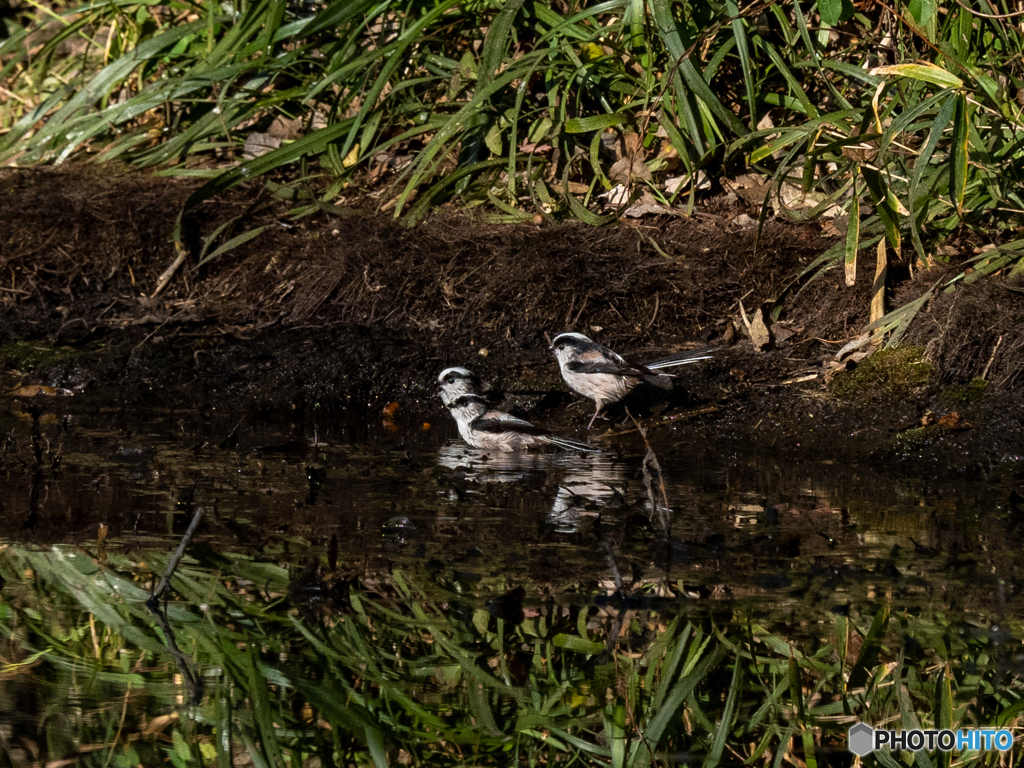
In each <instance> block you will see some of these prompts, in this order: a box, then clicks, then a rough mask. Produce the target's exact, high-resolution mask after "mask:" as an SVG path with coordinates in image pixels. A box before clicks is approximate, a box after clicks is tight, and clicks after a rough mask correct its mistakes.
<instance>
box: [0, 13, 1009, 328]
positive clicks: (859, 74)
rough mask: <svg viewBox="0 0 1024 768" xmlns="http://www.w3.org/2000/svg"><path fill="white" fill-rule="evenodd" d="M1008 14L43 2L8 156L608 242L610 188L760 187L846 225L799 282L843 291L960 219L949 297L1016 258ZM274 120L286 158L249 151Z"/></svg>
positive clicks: (792, 209)
mask: <svg viewBox="0 0 1024 768" xmlns="http://www.w3.org/2000/svg"><path fill="white" fill-rule="evenodd" d="M1005 5H1006V7H1005V8H1003V7H1002V6H999V5H998V4H997V6H990V5H989V4H987V3H986V4H981V5H979V6H978V8H977V9H976V10H975V9H973V8H972V5H971V4H970V3H964V4H959V5H953V6H939V5H938V4H936V3H935V2H934V0H922V1H918V0H915V1H914V2H902V1H901V2H897V3H895V4H894V5H892V6H889V5H885V4H879V3H875V4H870V3H869V4H864V5H857V6H853V5H850V4H848V3H841V2H838V0H827V1H826V0H820V1H819V2H818V3H817V4H814V3H804V4H795V3H761V2H752V3H749V4H747V5H743V6H740V5H739V3H737V2H735V1H734V0H726V1H725V2H722V3H715V4H706V3H670V2H668V0H610V1H609V2H603V3H597V4H593V5H588V6H586V7H583V6H582V4H576V3H559V2H556V3H544V2H525V0H507V1H506V2H504V3H498V2H493V1H492V0H477V1H476V2H469V3H465V2H456V1H455V0H417V1H415V2H393V1H389V0H381V1H379V2H373V1H372V0H333V2H328V3H326V4H324V3H299V2H295V3H287V2H285V0H256V1H255V2H242V0H236V2H226V3H213V2H209V1H207V2H194V3H193V2H182V1H181V0H160V1H159V2H153V3H144V4H142V3H138V2H126V1H125V0H112V1H110V2H102V3H99V2H96V3H86V4H81V5H75V4H53V5H39V4H33V5H31V6H27V7H26V8H25V9H24V10H23V11H22V13H21V15H20V16H19V17H17V19H16V21H14V22H7V26H8V31H9V34H10V36H9V37H8V39H7V40H6V41H4V42H3V43H2V44H0V66H2V69H0V81H2V83H3V88H4V89H5V95H7V94H9V96H8V98H6V99H5V100H4V103H3V105H2V106H0V131H2V133H0V161H2V162H8V163H12V162H16V163H18V164H31V163H39V162H61V161H64V160H68V159H71V158H76V157H82V156H88V157H93V158H97V159H101V160H111V159H115V158H117V159H121V160H128V161H130V162H132V163H134V164H136V165H138V166H141V167H151V168H158V169H161V172H162V173H167V174H171V175H184V176H199V177H203V178H207V179H208V181H207V182H206V183H205V184H204V185H203V186H202V187H201V188H200V189H198V190H197V191H196V192H195V194H193V196H192V198H191V199H190V201H189V203H188V205H189V206H194V205H197V204H199V203H200V202H201V201H203V200H205V199H208V198H209V197H211V196H213V195H216V194H218V193H220V192H223V191H224V190H226V189H229V188H230V187H232V186H234V185H236V184H239V183H241V182H244V181H247V180H252V179H257V178H263V179H267V180H268V181H273V182H274V189H275V190H276V191H277V192H278V193H279V194H280V195H281V196H282V197H284V198H286V199H288V200H292V201H294V204H295V205H294V208H293V211H292V212H293V214H294V215H297V216H298V215H303V214H306V213H310V212H313V211H317V210H320V209H322V207H323V206H324V205H333V204H334V203H336V202H339V201H341V200H344V199H345V198H346V197H347V196H351V195H356V196H363V195H365V194H366V193H367V192H372V194H373V195H374V196H375V197H376V200H377V203H378V205H379V206H380V208H381V209H382V210H384V211H388V212H391V213H393V214H394V215H395V216H399V217H402V219H403V220H404V221H406V222H407V223H415V222H417V221H419V220H421V219H422V218H423V217H424V216H426V215H427V214H428V213H429V211H430V210H432V209H433V208H434V207H435V206H437V205H438V204H440V203H442V202H444V201H446V200H449V199H451V198H452V197H453V196H458V197H460V198H461V200H462V201H463V202H464V203H465V204H467V205H477V204H486V205H488V206H489V207H490V208H491V209H492V210H495V211H496V212H498V213H499V214H500V215H502V216H505V217H508V218H510V219H511V220H518V219H524V218H530V217H532V216H533V215H534V214H535V213H540V214H541V215H543V216H548V217H550V216H571V217H576V218H579V219H582V220H584V221H587V222H590V223H593V224H601V223H604V222H606V221H609V220H612V218H613V217H611V216H608V215H605V214H604V213H603V212H602V211H601V209H600V206H599V205H598V200H597V198H598V196H599V195H600V194H602V193H604V192H606V191H607V190H609V189H610V188H611V187H612V186H613V185H615V184H616V183H617V181H619V182H624V184H625V186H626V187H627V188H629V189H630V190H631V191H632V193H633V199H636V196H637V195H639V194H640V193H642V192H644V190H647V191H648V192H653V193H655V194H656V195H657V196H658V198H660V199H661V200H663V201H665V202H670V203H679V204H683V205H685V206H686V207H687V208H692V206H693V204H694V203H695V202H696V199H697V187H698V184H697V183H695V182H696V181H697V180H698V179H703V178H707V177H710V178H718V177H720V176H721V175H723V174H725V175H729V174H730V173H733V172H734V171H735V170H737V169H740V170H742V169H744V168H751V169H753V170H755V171H757V172H758V173H760V174H762V175H763V176H764V177H765V178H767V179H770V180H771V187H770V191H769V192H768V194H767V196H766V198H765V204H764V207H763V213H765V214H766V213H767V212H768V210H769V208H772V209H773V210H774V211H775V214H776V215H780V216H789V217H791V218H795V219H806V218H809V217H814V216H816V215H818V214H820V213H822V212H824V211H826V210H829V209H831V208H833V207H834V206H837V205H838V206H840V207H841V208H842V209H843V210H844V211H845V212H846V214H848V216H849V223H848V225H847V232H846V239H845V242H844V243H841V244H839V245H838V246H837V247H836V248H835V249H833V250H832V251H830V252H829V253H828V254H826V255H824V256H823V258H822V259H821V260H820V261H819V262H817V263H816V264H815V265H814V267H813V268H812V269H811V270H809V271H808V272H807V273H806V274H805V275H804V276H802V277H801V281H803V280H805V279H807V278H808V277H811V276H813V275H814V274H816V273H817V272H818V271H819V270H820V269H822V268H824V267H828V266H833V265H836V264H839V263H845V265H846V270H847V277H848V281H851V282H852V280H853V278H854V276H855V275H856V271H857V269H858V268H859V269H862V270H863V269H864V266H863V265H858V259H859V257H862V256H863V252H864V249H866V248H869V247H873V246H875V244H876V243H877V242H878V238H879V237H881V236H883V235H884V238H885V242H886V244H887V245H886V246H883V247H882V251H881V253H877V254H876V253H875V251H872V252H871V253H872V255H875V259H872V260H871V261H872V264H871V267H870V268H872V269H873V268H874V266H875V262H879V261H880V262H882V263H887V262H896V261H900V260H906V259H908V258H911V259H913V260H921V261H923V262H924V263H929V262H928V260H929V259H930V258H931V257H932V256H933V253H934V245H935V243H937V242H939V241H941V240H943V239H944V238H946V237H948V236H949V235H951V234H952V233H954V232H961V231H963V229H964V228H968V229H979V230H984V231H986V232H988V233H990V234H992V235H994V236H995V237H996V239H997V240H998V241H999V243H1001V244H1000V245H999V247H998V248H997V249H996V250H995V251H991V250H990V251H988V252H985V253H983V254H981V255H979V256H977V257H976V258H974V259H972V260H971V263H970V264H969V265H966V266H968V267H969V268H968V269H965V270H964V272H963V273H962V274H960V275H959V276H957V277H955V278H954V279H953V281H952V283H949V284H956V283H958V282H971V281H973V280H976V279H978V278H979V277H982V276H984V275H986V274H991V273H993V272H997V271H1000V270H1006V269H1008V268H1012V267H1014V265H1016V264H1017V263H1018V262H1019V261H1020V257H1021V255H1022V247H1024V245H1022V243H1024V241H1020V240H1015V239H1013V238H1012V237H1011V236H1010V235H1009V233H1010V232H1012V230H1013V229H1014V228H1016V226H1017V225H1018V224H1019V220H1020V215H1021V212H1024V200H1022V199H1021V196H1020V193H1019V187H1020V183H1019V182H1020V178H1021V144H1020V141H1021V139H1020V127H1021V113H1022V108H1021V106H1020V105H1019V104H1018V99H1017V96H1016V95H1017V92H1018V89H1020V88H1021V87H1022V86H1024V83H1022V81H1021V78H1020V70H1021V64H1020V60H1019V59H1020V52H1021V50H1022V49H1024V36H1022V35H1021V33H1020V31H1019V28H1018V27H1017V26H1016V25H1015V23H1014V22H1013V20H1012V18H997V16H998V15H999V14H998V13H997V14H993V13H992V11H993V10H997V11H998V10H1000V9H1001V10H1002V11H1005V12H1008V13H1009V12H1012V11H1013V7H1012V6H1011V5H1009V4H1005ZM857 9H859V10H857ZM275 120H276V121H277V123H276V125H277V126H278V128H280V127H281V126H286V128H285V129H284V130H283V131H281V132H280V135H279V136H278V137H277V138H276V141H277V142H279V146H277V148H274V149H272V151H269V152H268V153H267V154H264V155H262V156H259V157H254V158H252V159H247V160H246V159H244V158H243V153H242V149H243V146H244V143H245V140H246V138H247V137H248V136H250V135H251V134H254V133H263V132H266V131H268V130H271V126H272V125H273V124H275V122H274V121H275ZM629 136H632V137H634V138H633V139H630V140H628V141H627V140H625V139H624V138H623V137H626V138H628V137H629ZM634 155H635V156H636V157H637V158H638V160H637V162H638V163H639V164H640V165H637V164H635V163H634V164H632V165H631V164H630V160H629V158H630V157H632V156H634ZM624 156H625V159H626V165H625V166H623V165H622V164H621V162H622V160H623V158H624ZM616 163H619V166H618V167H616ZM623 167H625V168H626V169H627V172H626V174H625V176H623V171H622V169H623ZM630 167H632V168H634V171H633V172H629V171H628V169H629V168H630ZM641 167H642V168H643V169H645V170H642V171H638V170H636V169H638V168H641ZM670 176H672V177H677V176H683V177H684V180H683V181H681V182H679V181H677V183H676V184H675V186H673V189H674V190H675V191H673V192H671V193H669V192H668V191H667V189H666V186H665V182H666V180H667V179H668V178H669V177H670ZM648 177H649V178H648ZM281 182H283V183H284V184H285V186H284V187H281V186H280V183H281ZM794 199H796V200H797V203H796V204H795V205H794ZM223 252H224V249H221V250H219V251H218V252H217V253H218V254H219V253H223ZM211 258H212V256H211ZM861 260H862V258H861ZM797 284H799V283H797ZM919 307H920V305H915V306H913V307H906V308H901V309H900V311H899V313H895V312H894V313H893V314H891V315H885V316H883V315H884V308H883V303H882V302H881V301H878V302H876V307H875V309H873V311H872V321H874V322H873V324H872V326H871V327H872V329H874V330H876V331H877V332H878V333H888V332H890V331H892V332H894V337H895V338H896V339H897V340H898V337H899V336H900V335H901V334H902V332H903V331H905V329H906V326H907V324H908V322H909V320H910V319H912V317H913V315H914V313H915V312H916V310H917V309H918V308H919Z"/></svg>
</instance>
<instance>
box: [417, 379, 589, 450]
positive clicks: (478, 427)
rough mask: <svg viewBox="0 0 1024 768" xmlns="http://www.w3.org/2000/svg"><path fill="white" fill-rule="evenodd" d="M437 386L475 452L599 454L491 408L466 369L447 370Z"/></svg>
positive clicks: (476, 381) (583, 444)
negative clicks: (552, 449)
mask: <svg viewBox="0 0 1024 768" xmlns="http://www.w3.org/2000/svg"><path fill="white" fill-rule="evenodd" d="M437 383H438V384H439V385H440V387H441V402H442V403H444V405H445V407H446V408H447V409H448V410H449V411H451V414H452V416H453V417H454V419H455V423H456V424H458V426H459V434H460V435H461V436H462V439H463V440H465V441H466V442H467V443H469V444H470V445H471V446H473V447H474V448H485V449H492V450H499V451H522V450H526V449H527V448H535V447H537V446H543V445H554V446H557V447H559V448H565V449H566V450H570V451H597V450H598V449H596V448H592V447H590V446H589V445H587V444H586V443H581V442H579V441H577V440H570V439H568V438H565V437H558V436H557V435H553V434H551V433H550V432H548V431H547V430H546V429H544V428H543V427H538V426H536V425H535V424H531V423H530V422H528V421H524V420H523V419H519V418H516V417H515V416H513V415H511V414H509V413H505V412H504V411H499V410H497V409H495V408H492V407H491V406H490V405H489V404H488V402H487V398H486V397H485V396H484V395H483V394H481V393H480V391H479V390H478V387H479V385H480V379H479V378H477V377H476V375H475V374H473V373H471V372H470V371H468V370H467V369H465V368H446V369H445V370H443V371H441V374H440V376H438V377H437Z"/></svg>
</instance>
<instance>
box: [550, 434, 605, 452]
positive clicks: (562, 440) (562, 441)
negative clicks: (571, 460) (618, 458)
mask: <svg viewBox="0 0 1024 768" xmlns="http://www.w3.org/2000/svg"><path fill="white" fill-rule="evenodd" d="M544 439H545V440H546V441H547V442H549V443H551V445H557V446H558V447H559V448H565V449H566V450H567V451H586V452H587V453H600V452H601V449H600V448H595V447H594V446H592V445H587V444H586V443H581V442H580V441H578V440H570V439H569V438H567V437H556V436H555V435H550V436H548V437H545V438H544Z"/></svg>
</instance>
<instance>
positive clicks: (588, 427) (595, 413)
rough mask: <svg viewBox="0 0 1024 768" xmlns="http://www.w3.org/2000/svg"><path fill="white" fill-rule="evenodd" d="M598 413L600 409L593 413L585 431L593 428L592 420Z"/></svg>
mask: <svg viewBox="0 0 1024 768" xmlns="http://www.w3.org/2000/svg"><path fill="white" fill-rule="evenodd" d="M600 412H601V408H598V409H597V410H596V411H594V415H593V416H591V417H590V423H589V424H587V429H590V428H591V427H592V426H594V419H596V418H597V414H599V413H600Z"/></svg>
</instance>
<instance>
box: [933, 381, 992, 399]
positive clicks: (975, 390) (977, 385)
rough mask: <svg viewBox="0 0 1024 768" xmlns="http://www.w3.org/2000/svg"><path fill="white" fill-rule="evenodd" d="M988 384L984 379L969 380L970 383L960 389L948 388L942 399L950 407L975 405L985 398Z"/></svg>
mask: <svg viewBox="0 0 1024 768" xmlns="http://www.w3.org/2000/svg"><path fill="white" fill-rule="evenodd" d="M987 389H988V382H987V381H985V380H984V379H981V378H978V379H971V381H970V383H968V384H964V385H963V386H960V387H950V388H949V389H947V390H946V391H944V392H943V393H942V399H943V400H945V401H946V402H947V403H951V404H952V405H961V404H963V403H976V402H978V401H979V400H981V398H983V397H984V396H985V390H987Z"/></svg>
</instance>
